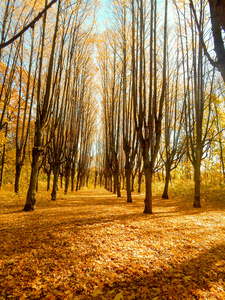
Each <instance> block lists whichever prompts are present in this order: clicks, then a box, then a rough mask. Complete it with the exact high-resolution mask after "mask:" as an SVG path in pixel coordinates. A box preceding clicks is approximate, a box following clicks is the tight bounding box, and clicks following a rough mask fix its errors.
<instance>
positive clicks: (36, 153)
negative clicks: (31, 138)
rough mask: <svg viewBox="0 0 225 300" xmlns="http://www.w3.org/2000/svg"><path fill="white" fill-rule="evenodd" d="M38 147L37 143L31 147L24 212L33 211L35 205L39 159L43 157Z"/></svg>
mask: <svg viewBox="0 0 225 300" xmlns="http://www.w3.org/2000/svg"><path fill="white" fill-rule="evenodd" d="M39 136H41V134H40V133H39ZM39 139H40V138H39ZM39 139H38V140H39ZM40 140H41V139H40ZM38 145H39V143H38V141H37V142H36V143H35V146H34V147H33V151H32V164H31V176H30V184H29V189H28V192H27V200H26V204H25V206H24V209H23V210H24V211H33V210H34V207H35V204H36V187H37V180H38V174H39V168H40V165H41V159H42V155H43V150H42V148H40V147H38Z"/></svg>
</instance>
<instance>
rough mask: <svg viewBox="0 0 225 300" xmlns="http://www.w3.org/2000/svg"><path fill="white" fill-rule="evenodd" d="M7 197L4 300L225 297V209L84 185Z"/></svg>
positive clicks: (1, 207) (2, 201)
mask: <svg viewBox="0 0 225 300" xmlns="http://www.w3.org/2000/svg"><path fill="white" fill-rule="evenodd" d="M48 199H49V195H48V194H47V193H44V192H42V193H40V194H39V196H38V203H37V206H36V210H35V211H34V212H30V213H25V212H21V211H22V208H23V206H24V197H13V198H9V197H7V195H5V196H4V197H3V196H0V241H1V243H0V300H3V299H20V300H22V299H31V300H33V299H46V300H47V299H48V300H54V299H115V300H121V299H124V300H125V299H154V300H157V299H159V300H160V299H177V300H178V299H179V300H180V299H225V209H224V206H223V205H221V206H219V207H218V206H216V205H214V206H213V205H210V203H207V201H204V203H203V208H201V209H194V208H192V199H190V200H189V201H187V200H184V199H170V200H162V199H160V198H157V197H156V198H155V199H154V202H153V207H154V214H153V215H145V214H143V213H142V211H143V195H137V194H135V195H134V196H133V200H134V201H133V203H132V204H127V203H126V198H125V195H124V194H123V197H122V198H119V199H118V198H116V196H115V195H113V194H111V193H109V192H106V191H105V190H103V189H95V190H83V191H80V192H78V193H74V194H69V195H68V196H64V195H63V194H62V193H61V194H59V198H58V200H57V201H56V202H51V201H50V200H48Z"/></svg>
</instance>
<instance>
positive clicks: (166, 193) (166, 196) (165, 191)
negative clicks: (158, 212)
mask: <svg viewBox="0 0 225 300" xmlns="http://www.w3.org/2000/svg"><path fill="white" fill-rule="evenodd" d="M169 181H170V166H169V164H168V163H166V181H165V185H164V192H163V195H162V198H163V199H169V196H168V188H169Z"/></svg>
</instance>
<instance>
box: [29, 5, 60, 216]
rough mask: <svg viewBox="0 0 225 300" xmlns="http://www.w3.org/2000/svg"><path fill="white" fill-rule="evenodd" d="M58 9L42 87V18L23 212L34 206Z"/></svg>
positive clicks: (47, 111) (49, 97)
mask: <svg viewBox="0 0 225 300" xmlns="http://www.w3.org/2000/svg"><path fill="white" fill-rule="evenodd" d="M45 6H47V0H46V1H45ZM60 8H61V0H59V2H58V10H57V14H56V21H55V28H54V35H53V40H52V46H51V53H50V57H49V61H48V70H47V75H46V84H45V86H44V87H43V86H42V72H43V69H42V66H43V59H44V44H45V33H46V18H47V11H45V13H44V18H43V27H42V36H41V42H40V59H39V60H40V63H39V74H38V87H37V111H36V122H35V137H34V146H33V150H32V165H31V176H30V184H29V189H28V192H27V200H26V204H25V207H24V211H32V210H34V206H35V204H36V186H37V180H38V173H39V169H40V166H41V163H42V158H43V155H44V144H43V142H44V139H43V138H44V129H45V126H46V124H47V122H48V119H49V117H50V110H51V104H52V102H51V100H52V98H51V84H52V75H53V66H54V57H55V49H56V41H57V33H58V28H59V17H60ZM42 89H44V95H43V94H42Z"/></svg>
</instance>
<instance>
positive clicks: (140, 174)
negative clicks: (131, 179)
mask: <svg viewBox="0 0 225 300" xmlns="http://www.w3.org/2000/svg"><path fill="white" fill-rule="evenodd" d="M142 175H143V171H140V172H139V174H138V193H140V192H141V181H142Z"/></svg>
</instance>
